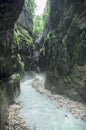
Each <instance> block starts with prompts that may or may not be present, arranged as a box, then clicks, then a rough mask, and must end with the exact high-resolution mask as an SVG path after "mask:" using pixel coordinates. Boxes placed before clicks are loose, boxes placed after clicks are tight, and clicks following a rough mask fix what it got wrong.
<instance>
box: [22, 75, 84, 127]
mask: <svg viewBox="0 0 86 130" xmlns="http://www.w3.org/2000/svg"><path fill="white" fill-rule="evenodd" d="M37 77H38V78H40V79H42V78H44V77H43V76H41V75H37ZM32 81H33V79H30V80H26V81H25V82H24V83H21V96H20V100H21V101H22V104H21V105H22V109H21V111H20V115H21V116H22V117H23V119H24V120H25V121H26V123H27V125H29V127H30V128H31V130H34V128H35V130H86V124H85V123H83V122H82V121H80V120H77V119H75V118H74V117H73V116H72V115H71V114H70V113H68V112H66V111H65V110H63V109H58V107H57V106H56V105H55V104H54V103H53V102H52V101H50V100H49V99H48V98H47V97H44V96H43V95H41V94H40V93H38V92H37V91H36V90H35V89H34V88H32V86H31V83H32ZM66 115H68V116H67V117H66Z"/></svg>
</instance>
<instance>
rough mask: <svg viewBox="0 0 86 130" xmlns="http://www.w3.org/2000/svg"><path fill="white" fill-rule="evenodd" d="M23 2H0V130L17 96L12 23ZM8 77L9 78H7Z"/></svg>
mask: <svg viewBox="0 0 86 130" xmlns="http://www.w3.org/2000/svg"><path fill="white" fill-rule="evenodd" d="M23 2H24V0H0V130H5V122H6V119H7V117H8V105H9V104H10V103H13V101H14V98H15V97H16V96H18V94H19V91H20V88H19V76H18V75H13V76H11V75H12V74H14V72H16V62H17V60H16V49H15V46H14V33H13V30H14V23H15V21H16V20H17V18H18V16H19V14H20V12H21V11H22V7H23ZM9 76H10V78H9Z"/></svg>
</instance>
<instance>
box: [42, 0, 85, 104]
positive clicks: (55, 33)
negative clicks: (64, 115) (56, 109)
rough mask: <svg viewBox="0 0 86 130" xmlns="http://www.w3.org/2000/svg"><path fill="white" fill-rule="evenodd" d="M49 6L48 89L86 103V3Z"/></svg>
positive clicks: (65, 0) (68, 0)
mask: <svg viewBox="0 0 86 130" xmlns="http://www.w3.org/2000/svg"><path fill="white" fill-rule="evenodd" d="M50 5H51V6H50V8H51V9H50V29H49V33H48V34H47V37H46V39H45V43H46V42H47V43H48V49H46V48H45V49H46V52H47V55H46V58H47V63H48V65H47V79H46V83H45V87H46V88H47V89H50V90H51V92H53V93H59V94H62V95H65V96H67V97H69V98H71V99H73V100H78V101H83V102H85V103H86V0H78V1H77V0H54V1H53V0H50ZM45 43H44V45H45Z"/></svg>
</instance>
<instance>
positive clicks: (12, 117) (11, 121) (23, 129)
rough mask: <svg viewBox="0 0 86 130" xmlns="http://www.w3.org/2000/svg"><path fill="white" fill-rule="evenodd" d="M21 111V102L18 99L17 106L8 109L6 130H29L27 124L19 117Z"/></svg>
mask: <svg viewBox="0 0 86 130" xmlns="http://www.w3.org/2000/svg"><path fill="white" fill-rule="evenodd" d="M20 109H21V106H20V102H19V100H18V99H16V100H15V104H13V105H10V106H9V108H8V112H9V116H8V119H7V121H6V123H5V124H6V125H5V130H29V128H28V127H27V125H26V123H25V122H24V121H23V119H22V118H21V117H20V116H19V110H20Z"/></svg>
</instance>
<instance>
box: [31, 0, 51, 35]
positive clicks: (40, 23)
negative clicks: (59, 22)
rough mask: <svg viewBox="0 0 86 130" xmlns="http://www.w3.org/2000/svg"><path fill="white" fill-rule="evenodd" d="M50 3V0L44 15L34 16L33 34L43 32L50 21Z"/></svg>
mask: <svg viewBox="0 0 86 130" xmlns="http://www.w3.org/2000/svg"><path fill="white" fill-rule="evenodd" d="M49 13H50V5H49V0H47V2H46V7H45V9H44V13H43V15H38V16H34V18H33V24H34V26H33V36H34V37H36V36H38V35H39V34H40V33H42V32H43V30H44V28H45V25H46V24H47V23H48V21H49Z"/></svg>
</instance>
